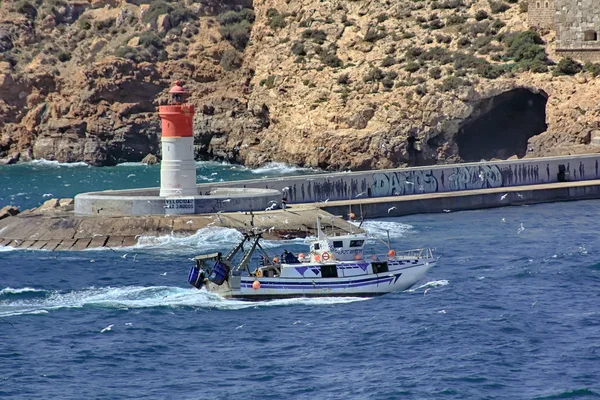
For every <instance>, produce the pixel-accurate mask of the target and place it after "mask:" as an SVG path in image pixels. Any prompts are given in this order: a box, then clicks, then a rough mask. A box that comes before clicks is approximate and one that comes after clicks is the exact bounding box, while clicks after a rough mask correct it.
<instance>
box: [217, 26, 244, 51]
mask: <svg viewBox="0 0 600 400" xmlns="http://www.w3.org/2000/svg"><path fill="white" fill-rule="evenodd" d="M251 29H252V24H251V23H250V22H248V21H246V20H243V21H241V22H238V23H236V24H231V25H224V26H221V27H220V28H219V33H221V36H223V38H224V39H225V40H227V41H228V42H229V43H231V45H232V46H233V47H235V48H236V49H238V50H240V51H243V50H244V48H245V47H246V44H248V40H250V30H251Z"/></svg>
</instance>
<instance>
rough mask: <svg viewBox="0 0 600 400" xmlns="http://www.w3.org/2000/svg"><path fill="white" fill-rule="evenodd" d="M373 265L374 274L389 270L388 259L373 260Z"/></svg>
mask: <svg viewBox="0 0 600 400" xmlns="http://www.w3.org/2000/svg"><path fill="white" fill-rule="evenodd" d="M371 265H372V266H373V273H374V274H382V273H384V272H388V271H389V270H388V264H387V261H381V262H372V263H371Z"/></svg>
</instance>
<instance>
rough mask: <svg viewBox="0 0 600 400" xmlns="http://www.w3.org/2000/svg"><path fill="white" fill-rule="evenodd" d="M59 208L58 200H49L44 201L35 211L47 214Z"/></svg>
mask: <svg viewBox="0 0 600 400" xmlns="http://www.w3.org/2000/svg"><path fill="white" fill-rule="evenodd" d="M59 206H60V201H59V200H58V199H50V200H46V201H45V202H44V204H42V205H41V206H39V207H38V208H37V209H36V211H38V212H48V211H56V209H57V208H58V207H59Z"/></svg>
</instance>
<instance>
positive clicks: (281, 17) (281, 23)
mask: <svg viewBox="0 0 600 400" xmlns="http://www.w3.org/2000/svg"><path fill="white" fill-rule="evenodd" d="M285 17H287V15H286V14H281V13H280V12H279V11H277V9H275V8H269V9H268V10H267V18H268V19H269V22H268V23H267V25H269V27H270V28H271V29H273V30H276V29H279V28H283V27H285Z"/></svg>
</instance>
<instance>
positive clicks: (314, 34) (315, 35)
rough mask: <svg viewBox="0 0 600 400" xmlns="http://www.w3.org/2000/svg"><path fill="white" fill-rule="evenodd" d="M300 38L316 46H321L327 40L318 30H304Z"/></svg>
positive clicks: (324, 34) (325, 35)
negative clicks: (308, 40)
mask: <svg viewBox="0 0 600 400" xmlns="http://www.w3.org/2000/svg"><path fill="white" fill-rule="evenodd" d="M302 37H303V38H304V39H310V40H312V41H313V42H315V43H316V44H323V43H325V40H326V39H327V34H326V33H325V32H324V31H322V30H320V29H306V30H305V31H304V32H302Z"/></svg>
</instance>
